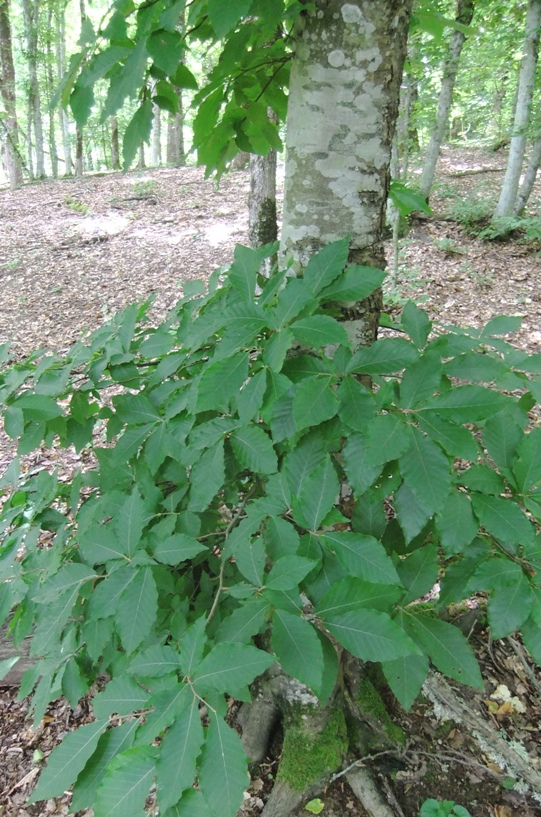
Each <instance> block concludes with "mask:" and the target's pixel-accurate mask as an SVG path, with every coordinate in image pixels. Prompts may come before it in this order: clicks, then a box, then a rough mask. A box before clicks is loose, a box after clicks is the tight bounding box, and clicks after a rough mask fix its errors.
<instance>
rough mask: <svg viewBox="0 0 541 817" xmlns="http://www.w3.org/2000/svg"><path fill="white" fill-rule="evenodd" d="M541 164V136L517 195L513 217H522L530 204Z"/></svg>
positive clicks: (533, 147)
mask: <svg viewBox="0 0 541 817" xmlns="http://www.w3.org/2000/svg"><path fill="white" fill-rule="evenodd" d="M540 164H541V136H540V137H538V138H537V139H536V140H535V142H534V143H533V146H532V152H531V154H530V161H529V162H528V167H527V168H526V172H525V174H524V179H523V181H522V184H521V186H520V190H519V191H518V194H517V200H516V202H515V207H514V210H513V215H515V216H521V215H522V214H523V213H524V210H525V209H526V205H527V204H528V199H529V198H530V195H531V192H532V190H533V186H534V184H535V180H536V178H537V171H538V170H539V165H540Z"/></svg>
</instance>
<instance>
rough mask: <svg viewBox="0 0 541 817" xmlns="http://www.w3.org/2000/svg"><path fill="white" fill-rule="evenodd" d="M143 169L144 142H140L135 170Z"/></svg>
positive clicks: (144, 165)
mask: <svg viewBox="0 0 541 817" xmlns="http://www.w3.org/2000/svg"><path fill="white" fill-rule="evenodd" d="M145 167H146V164H145V144H144V142H141V144H140V145H139V161H138V162H137V168H138V170H144V168H145Z"/></svg>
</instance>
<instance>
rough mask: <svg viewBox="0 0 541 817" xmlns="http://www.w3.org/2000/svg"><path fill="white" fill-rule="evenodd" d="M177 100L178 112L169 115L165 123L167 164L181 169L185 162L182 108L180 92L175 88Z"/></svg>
mask: <svg viewBox="0 0 541 817" xmlns="http://www.w3.org/2000/svg"><path fill="white" fill-rule="evenodd" d="M175 91H176V94H177V99H178V111H177V112H176V113H174V114H173V113H170V114H169V119H168V121H167V152H166V159H167V164H169V165H173V167H181V165H183V164H185V162H186V148H185V146H184V107H183V101H182V91H181V90H180V88H175Z"/></svg>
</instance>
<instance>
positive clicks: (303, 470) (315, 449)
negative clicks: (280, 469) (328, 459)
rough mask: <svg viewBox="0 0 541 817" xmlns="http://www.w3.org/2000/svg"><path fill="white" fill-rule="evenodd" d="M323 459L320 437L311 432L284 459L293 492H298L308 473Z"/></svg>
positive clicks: (323, 451) (323, 453)
mask: <svg viewBox="0 0 541 817" xmlns="http://www.w3.org/2000/svg"><path fill="white" fill-rule="evenodd" d="M324 459H325V450H324V448H323V443H322V440H321V437H320V436H319V435H316V434H311V435H309V436H308V437H306V438H305V439H304V440H302V441H301V442H300V443H299V445H297V446H296V447H295V448H294V449H293V451H292V452H291V453H290V454H288V456H287V457H286V459H285V473H286V477H287V481H288V483H289V487H290V488H291V491H292V493H293V494H299V493H300V492H301V491H302V487H303V485H304V483H305V481H306V480H307V479H308V478H309V476H310V474H311V473H312V471H313V470H314V468H316V466H318V465H319V464H320V463H321V462H323V460H324Z"/></svg>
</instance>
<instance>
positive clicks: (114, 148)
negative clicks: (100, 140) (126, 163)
mask: <svg viewBox="0 0 541 817" xmlns="http://www.w3.org/2000/svg"><path fill="white" fill-rule="evenodd" d="M111 161H112V164H113V170H120V150H119V147H118V119H117V118H116V116H112V117H111Z"/></svg>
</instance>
